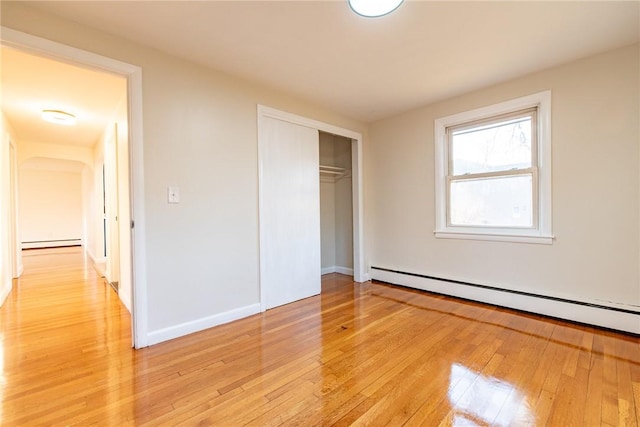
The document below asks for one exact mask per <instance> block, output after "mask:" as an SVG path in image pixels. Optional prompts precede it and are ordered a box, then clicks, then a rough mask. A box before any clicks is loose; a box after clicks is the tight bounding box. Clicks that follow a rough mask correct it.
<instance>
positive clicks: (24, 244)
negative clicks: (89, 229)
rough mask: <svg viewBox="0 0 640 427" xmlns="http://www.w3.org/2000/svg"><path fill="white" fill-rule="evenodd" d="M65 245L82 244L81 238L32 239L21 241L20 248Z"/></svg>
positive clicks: (59, 246) (60, 246) (58, 246)
mask: <svg viewBox="0 0 640 427" xmlns="http://www.w3.org/2000/svg"><path fill="white" fill-rule="evenodd" d="M66 246H82V239H58V240H32V241H29V242H22V249H44V248H62V247H66Z"/></svg>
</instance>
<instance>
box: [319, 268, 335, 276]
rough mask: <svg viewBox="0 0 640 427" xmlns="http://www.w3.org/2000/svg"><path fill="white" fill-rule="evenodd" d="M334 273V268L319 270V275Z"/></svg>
mask: <svg viewBox="0 0 640 427" xmlns="http://www.w3.org/2000/svg"><path fill="white" fill-rule="evenodd" d="M335 272H336V267H335V266H333V267H324V268H322V269H320V274H321V275H323V276H324V275H325V274H330V273H335Z"/></svg>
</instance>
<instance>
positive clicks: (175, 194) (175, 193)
mask: <svg viewBox="0 0 640 427" xmlns="http://www.w3.org/2000/svg"><path fill="white" fill-rule="evenodd" d="M167 201H168V202H169V203H180V187H169V189H168V191H167Z"/></svg>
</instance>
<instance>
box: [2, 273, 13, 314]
mask: <svg viewBox="0 0 640 427" xmlns="http://www.w3.org/2000/svg"><path fill="white" fill-rule="evenodd" d="M12 289H13V281H12V280H11V279H9V283H6V284H5V285H4V286H3V287H2V290H1V291H0V307H2V305H3V304H4V302H5V300H6V299H7V297H8V296H9V294H10V293H11V290H12Z"/></svg>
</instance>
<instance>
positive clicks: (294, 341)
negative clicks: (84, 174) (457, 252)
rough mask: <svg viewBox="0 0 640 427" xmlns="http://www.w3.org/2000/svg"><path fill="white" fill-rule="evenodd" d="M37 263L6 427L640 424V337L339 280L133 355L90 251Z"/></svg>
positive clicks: (6, 347) (12, 367) (6, 382)
mask: <svg viewBox="0 0 640 427" xmlns="http://www.w3.org/2000/svg"><path fill="white" fill-rule="evenodd" d="M24 255H25V257H24V264H25V272H24V274H23V276H22V278H21V279H19V280H18V281H17V282H16V283H15V284H14V291H13V293H12V294H11V295H10V296H9V298H8V299H7V301H6V302H5V304H4V306H3V307H2V308H1V309H0V324H1V326H2V332H1V336H0V367H1V369H2V371H1V375H0V394H1V396H2V406H1V407H0V410H1V412H0V417H1V418H0V424H2V425H3V426H8V425H29V426H31V425H100V426H121V425H154V426H155V425H180V424H182V425H225V426H235V425H247V424H248V425H281V424H284V425H305V426H306V425H351V424H357V425H364V424H369V425H427V426H437V425H481V426H484V425H518V426H524V425H550V426H570V425H573V426H593V425H603V426H617V425H620V426H622V425H631V426H638V417H639V415H640V339H639V338H638V337H632V336H629V335H624V334H618V333H614V332H610V331H603V330H599V329H594V328H591V327H588V326H582V325H575V324H571V323H566V322H562V321H559V320H553V319H546V318H540V317H537V316H533V315H528V314H523V313H518V312H514V311H510V310H506V309H500V308H496V307H492V306H487V305H482V304H476V303H471V302H465V301H459V300H454V299H449V298H445V297H442V296H437V295H432V294H427V293H424V292H419V291H413V290H407V289H403V288H398V287H392V286H387V285H383V284H376V283H373V284H372V283H366V284H362V285H357V284H356V285H354V283H353V282H352V281H351V280H350V278H349V277H347V276H341V275H338V274H331V275H327V276H324V277H323V284H322V294H321V295H320V296H318V297H313V298H308V299H305V300H303V301H300V302H296V303H293V304H289V305H286V306H283V307H279V308H276V309H273V310H269V311H268V312H266V313H263V314H259V315H255V316H252V317H250V318H246V319H243V320H240V321H236V322H233V323H230V324H226V325H222V326H219V327H217V328H213V329H210V330H207V331H203V332H200V333H197V334H192V335H190V336H187V337H184V338H180V339H176V340H173V341H170V342H167V343H162V344H158V345H156V346H153V347H150V348H146V349H143V350H139V351H134V350H132V349H131V348H130V342H131V341H130V340H131V338H130V319H129V315H128V313H127V312H126V310H125V309H124V308H123V307H122V306H121V305H120V303H119V300H118V298H117V295H116V294H115V292H114V291H113V290H112V289H110V288H109V287H108V286H106V285H105V284H104V283H103V281H102V280H101V279H100V278H99V277H98V276H97V275H96V273H95V271H94V270H93V268H92V267H91V266H90V265H89V264H88V263H87V261H86V260H85V259H84V258H83V255H82V251H81V249H79V248H67V249H60V250H38V251H28V252H25V254H24ZM211 283H212V286H214V285H215V278H212V279H211Z"/></svg>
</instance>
